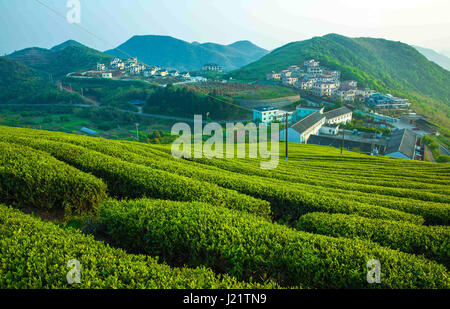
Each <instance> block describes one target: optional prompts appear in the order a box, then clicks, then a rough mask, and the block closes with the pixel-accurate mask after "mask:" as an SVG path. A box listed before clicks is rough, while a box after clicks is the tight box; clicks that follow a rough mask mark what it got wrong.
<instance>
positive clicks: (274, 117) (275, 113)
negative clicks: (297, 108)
mask: <svg viewBox="0 0 450 309" xmlns="http://www.w3.org/2000/svg"><path fill="white" fill-rule="evenodd" d="M286 114H287V115H288V121H293V120H294V117H295V115H294V112H292V111H291V112H287V111H283V110H280V109H277V108H274V107H270V106H267V107H258V108H255V109H254V110H253V121H255V122H262V123H265V124H270V123H272V122H274V121H280V122H285V121H286Z"/></svg>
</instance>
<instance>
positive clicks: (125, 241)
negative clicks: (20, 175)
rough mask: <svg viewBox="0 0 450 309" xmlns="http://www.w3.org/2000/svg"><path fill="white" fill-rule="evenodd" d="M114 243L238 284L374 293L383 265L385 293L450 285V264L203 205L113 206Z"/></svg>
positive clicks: (107, 211) (109, 224) (103, 211)
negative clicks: (375, 268) (375, 266)
mask: <svg viewBox="0 0 450 309" xmlns="http://www.w3.org/2000/svg"><path fill="white" fill-rule="evenodd" d="M99 217H100V220H101V221H102V222H103V223H104V225H105V226H106V228H107V230H108V231H109V234H110V236H111V238H112V239H113V240H114V241H115V242H116V243H118V244H120V246H123V247H124V248H127V249H128V250H132V251H135V252H142V253H146V254H151V255H158V256H160V257H162V258H164V259H165V260H166V261H167V262H169V263H173V264H175V265H183V264H188V265H191V266H196V265H205V266H208V267H211V268H213V269H214V270H215V271H217V272H220V273H228V274H229V275H231V276H234V277H236V278H237V279H238V280H250V278H252V280H255V281H264V280H266V279H268V278H273V279H275V280H276V281H277V282H278V283H280V284H281V285H283V286H297V285H301V286H306V287H312V288H315V287H320V288H367V287H374V286H371V285H369V284H368V283H367V281H366V278H367V268H366V266H367V262H368V261H369V260H372V259H378V260H379V261H380V262H381V265H382V274H381V284H379V285H377V286H376V287H382V288H438V287H440V288H443V287H447V288H448V287H450V282H449V278H448V275H447V270H446V269H445V267H444V266H442V265H439V264H437V263H435V262H431V261H428V260H426V259H424V258H420V257H416V256H413V255H409V254H406V253H403V252H398V251H394V250H390V249H386V248H383V247H381V246H378V245H375V244H374V246H373V247H370V246H368V245H367V243H366V242H362V241H357V240H347V239H336V238H331V237H326V236H321V235H313V234H309V233H305V232H299V231H295V230H293V229H290V228H287V227H285V226H281V225H278V224H273V223H270V222H267V221H265V220H263V219H261V218H259V217H256V216H253V215H250V214H245V213H242V212H237V211H233V210H229V209H225V208H219V207H210V206H209V205H207V204H201V203H178V202H171V201H154V200H145V199H144V200H139V201H129V202H118V201H108V202H106V203H105V204H104V205H102V207H100V211H99Z"/></svg>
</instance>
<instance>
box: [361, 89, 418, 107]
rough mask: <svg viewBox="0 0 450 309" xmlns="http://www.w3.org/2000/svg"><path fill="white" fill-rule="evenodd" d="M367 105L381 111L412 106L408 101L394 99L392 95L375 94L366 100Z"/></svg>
mask: <svg viewBox="0 0 450 309" xmlns="http://www.w3.org/2000/svg"><path fill="white" fill-rule="evenodd" d="M366 103H367V104H369V105H370V106H372V107H374V108H380V109H397V108H406V107H409V106H410V105H411V103H409V102H408V99H402V98H397V97H394V96H392V95H390V94H386V95H384V94H380V93H374V94H372V95H371V96H370V97H368V98H367V99H366Z"/></svg>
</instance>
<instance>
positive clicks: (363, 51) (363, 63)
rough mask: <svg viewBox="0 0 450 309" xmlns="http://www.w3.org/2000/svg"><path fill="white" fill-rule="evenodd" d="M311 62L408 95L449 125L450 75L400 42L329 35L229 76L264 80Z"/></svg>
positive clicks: (422, 109)
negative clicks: (278, 71) (270, 74)
mask: <svg viewBox="0 0 450 309" xmlns="http://www.w3.org/2000/svg"><path fill="white" fill-rule="evenodd" d="M311 58H314V59H316V60H319V61H321V63H322V65H324V66H327V67H330V68H332V69H338V70H340V71H341V72H342V78H343V79H355V80H357V81H358V82H359V84H360V86H362V87H369V88H372V89H375V90H378V91H381V92H387V93H391V94H393V95H399V96H405V97H408V98H409V99H410V100H411V101H412V102H413V103H414V105H415V106H414V107H415V108H416V109H417V110H418V111H419V112H422V113H424V114H426V115H428V116H430V117H432V119H433V120H435V121H437V122H439V123H440V124H441V125H443V126H445V127H446V128H449V127H450V123H449V117H450V107H449V105H450V87H449V84H450V72H449V71H447V70H445V69H443V68H441V67H439V66H438V65H436V64H434V63H432V62H430V61H428V60H427V59H426V58H425V57H424V56H423V55H421V54H420V53H419V52H418V51H417V50H416V49H414V48H413V47H411V46H409V45H406V44H403V43H400V42H393V41H388V40H384V39H371V38H355V39H352V38H347V37H344V36H340V35H336V34H329V35H326V36H323V37H315V38H313V39H311V40H306V41H301V42H293V43H290V44H287V45H285V46H283V47H280V48H278V49H276V50H274V51H273V52H272V53H270V54H269V55H267V56H265V57H263V58H262V59H260V60H258V61H256V62H254V63H252V64H250V65H248V66H246V67H244V68H242V69H240V70H237V71H234V72H232V73H231V75H232V76H233V77H235V78H238V79H247V80H249V79H250V80H252V79H264V77H265V73H267V72H270V71H272V70H282V69H285V68H286V67H287V66H289V65H293V64H300V63H301V62H302V61H304V60H306V59H311Z"/></svg>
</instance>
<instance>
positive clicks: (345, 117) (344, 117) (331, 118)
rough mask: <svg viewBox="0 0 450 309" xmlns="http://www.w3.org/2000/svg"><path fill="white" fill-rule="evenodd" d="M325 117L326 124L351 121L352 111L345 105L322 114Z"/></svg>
mask: <svg viewBox="0 0 450 309" xmlns="http://www.w3.org/2000/svg"><path fill="white" fill-rule="evenodd" d="M323 115H324V116H325V117H326V119H327V120H326V123H327V124H338V123H343V124H345V123H347V122H351V121H352V119H353V112H352V111H351V110H349V109H348V108H347V107H341V108H337V109H334V110H331V111H329V112H326V113H324V114H323Z"/></svg>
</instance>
